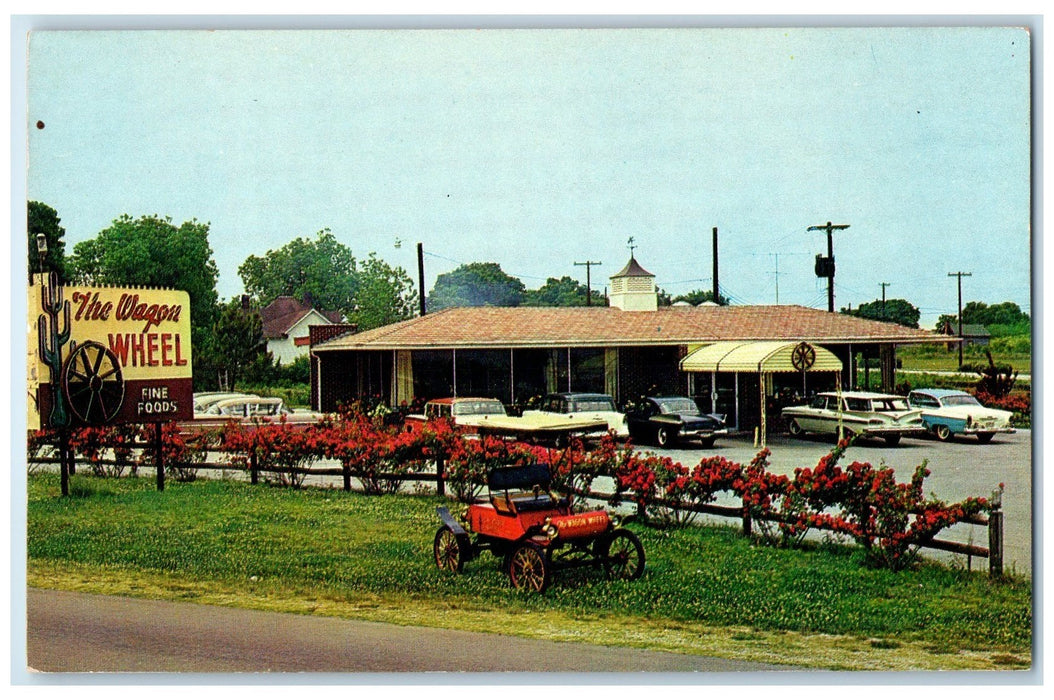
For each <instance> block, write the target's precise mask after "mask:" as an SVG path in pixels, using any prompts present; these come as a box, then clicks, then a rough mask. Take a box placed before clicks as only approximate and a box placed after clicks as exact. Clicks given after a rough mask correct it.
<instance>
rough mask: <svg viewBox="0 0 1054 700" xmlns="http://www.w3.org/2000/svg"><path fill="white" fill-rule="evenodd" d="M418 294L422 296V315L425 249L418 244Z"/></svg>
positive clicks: (422, 309) (423, 310) (423, 307)
mask: <svg viewBox="0 0 1054 700" xmlns="http://www.w3.org/2000/svg"><path fill="white" fill-rule="evenodd" d="M417 290H418V291H417V295H418V296H419V297H420V298H421V315H422V316H424V315H425V249H424V246H423V245H421V244H420V243H418V244H417Z"/></svg>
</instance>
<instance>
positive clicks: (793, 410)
mask: <svg viewBox="0 0 1054 700" xmlns="http://www.w3.org/2000/svg"><path fill="white" fill-rule="evenodd" d="M783 417H784V418H785V419H786V420H787V427H788V429H789V430H790V434H791V435H794V436H800V435H803V434H804V433H826V434H832V435H837V434H838V426H839V424H840V425H841V426H842V429H843V432H844V435H845V436H846V437H852V436H853V435H859V436H860V437H875V438H882V439H883V440H885V441H886V443H887V444H889V445H896V444H897V443H898V442H900V438H901V437H903V436H905V435H922V434H925V432H926V428H925V427H924V426H923V424H922V411H920V410H918V409H914V408H912V407H911V406H909V405H908V400H907V399H906V398H905V397H903V396H896V395H894V394H875V393H871V392H867V391H846V392H842V393H841V394H839V393H838V392H834V391H828V392H822V393H820V394H817V395H816V398H814V399H813V400H812V403H810V404H809V405H808V406H790V407H788V408H785V409H783Z"/></svg>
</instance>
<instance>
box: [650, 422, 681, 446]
mask: <svg viewBox="0 0 1054 700" xmlns="http://www.w3.org/2000/svg"><path fill="white" fill-rule="evenodd" d="M676 441H677V431H675V430H670V429H669V428H666V427H662V428H659V429H657V430H656V431H655V443H656V444H657V445H658V446H659V447H669V446H671V445H672V444H673V443H675V442H676Z"/></svg>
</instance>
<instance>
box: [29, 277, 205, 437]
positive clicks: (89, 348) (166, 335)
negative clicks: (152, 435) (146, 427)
mask: <svg viewBox="0 0 1054 700" xmlns="http://www.w3.org/2000/svg"><path fill="white" fill-rule="evenodd" d="M29 301H30V306H29V308H30V311H31V314H30V325H31V333H32V334H33V335H35V336H36V337H35V338H33V337H31V338H30V343H29V348H30V372H29V377H30V383H31V386H30V398H31V401H30V427H34V425H33V422H34V420H33V419H34V415H33V414H34V412H35V413H36V414H37V416H36V417H37V420H38V421H39V423H38V425H45V426H50V427H56V428H58V427H67V426H83V425H109V424H114V423H148V422H163V421H170V420H189V419H191V418H193V373H192V369H191V344H190V297H189V295H188V294H187V293H186V292H182V291H176V290H169V289H145V288H122V287H88V286H66V287H63V286H60V285H58V284H57V280H56V278H55V277H52V279H51V280H50V282H49V283H48V284H46V285H43V286H41V285H33V286H31V287H30V300H29ZM34 321H35V322H34ZM33 326H35V328H33ZM34 379H35V382H36V385H37V389H36V391H34V389H33V386H32V384H33V382H34ZM34 394H35V396H34ZM33 399H35V400H33Z"/></svg>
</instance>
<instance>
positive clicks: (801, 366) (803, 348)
mask: <svg viewBox="0 0 1054 700" xmlns="http://www.w3.org/2000/svg"><path fill="white" fill-rule="evenodd" d="M815 363H816V349H815V348H813V346H811V345H809V344H808V343H805V342H802V343H798V344H797V345H795V346H794V349H793V350H792V351H791V364H792V365H794V369H796V370H799V371H801V372H805V371H808V370H809V369H810V368H811V367H812V366H813V365H814V364H815Z"/></svg>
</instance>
